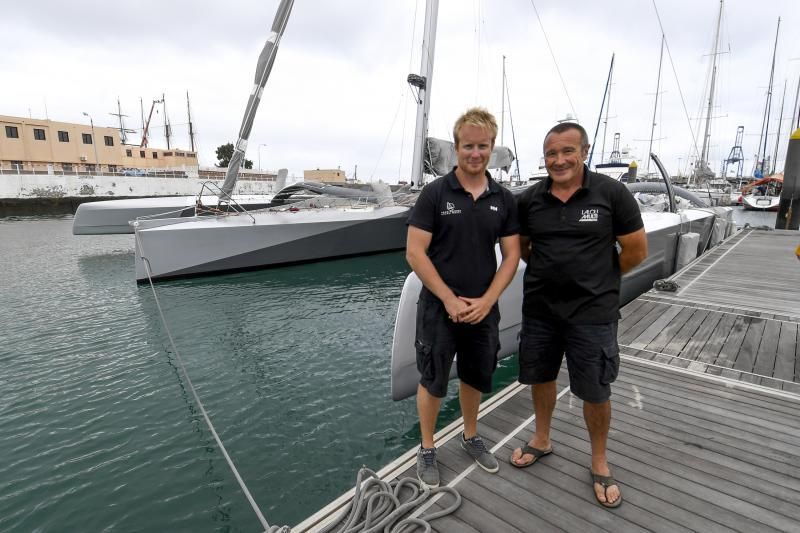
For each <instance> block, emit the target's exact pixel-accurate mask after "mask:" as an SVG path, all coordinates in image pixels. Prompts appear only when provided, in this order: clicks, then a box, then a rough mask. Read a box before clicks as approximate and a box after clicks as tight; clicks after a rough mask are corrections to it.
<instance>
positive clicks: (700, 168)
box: [695, 0, 725, 184]
mask: <svg viewBox="0 0 800 533" xmlns="http://www.w3.org/2000/svg"><path fill="white" fill-rule="evenodd" d="M724 3H725V2H724V0H719V15H718V17H717V29H716V31H715V33H714V52H713V53H712V55H711V87H710V90H709V91H708V110H707V112H706V130H705V133H704V134H703V149H702V150H701V151H700V159H699V160H698V161H697V162H696V163H695V180H696V179H697V178H698V177H700V175H701V174H707V173H708V149H709V146H708V140H709V135H710V131H711V111H712V110H713V108H714V89H715V84H716V80H717V53H718V50H719V27H720V25H721V24H722V6H723V4H724ZM704 178H705V176H703V179H704ZM695 184H697V181H695Z"/></svg>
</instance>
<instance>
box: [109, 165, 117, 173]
mask: <svg viewBox="0 0 800 533" xmlns="http://www.w3.org/2000/svg"><path fill="white" fill-rule="evenodd" d="M108 171H109V172H114V173H116V172H117V165H108Z"/></svg>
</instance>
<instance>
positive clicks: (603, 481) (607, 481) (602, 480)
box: [589, 470, 622, 509]
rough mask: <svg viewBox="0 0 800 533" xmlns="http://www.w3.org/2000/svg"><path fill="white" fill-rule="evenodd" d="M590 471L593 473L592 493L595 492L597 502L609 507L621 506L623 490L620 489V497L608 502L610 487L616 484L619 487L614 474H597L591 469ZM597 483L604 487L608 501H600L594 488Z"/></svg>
mask: <svg viewBox="0 0 800 533" xmlns="http://www.w3.org/2000/svg"><path fill="white" fill-rule="evenodd" d="M589 473H590V474H592V494H594V497H595V499H596V500H597V503H599V504H600V505H602V506H603V507H607V508H609V509H614V508H615V507H619V506H620V504H622V490H620V492H619V498H617V499H616V500H615V501H614V503H608V487H612V486H614V485H616V486H617V488H619V483H617V482H616V480H615V479H614V478H613V477H612V476H601V475H600V474H595V473H594V472H592V471H591V470H589ZM595 483H597V484H598V485H600V486H601V487H603V495H604V496H605V497H606V501H600V498H598V497H597V492H595V490H594V484H595Z"/></svg>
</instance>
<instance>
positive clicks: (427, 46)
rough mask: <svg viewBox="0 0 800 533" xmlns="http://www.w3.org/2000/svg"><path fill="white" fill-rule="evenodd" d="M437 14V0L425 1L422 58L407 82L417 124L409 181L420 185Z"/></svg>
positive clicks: (431, 80)
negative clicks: (414, 94)
mask: <svg viewBox="0 0 800 533" xmlns="http://www.w3.org/2000/svg"><path fill="white" fill-rule="evenodd" d="M438 14H439V0H428V1H427V2H426V3H425V29H424V31H423V35H422V59H421V65H420V68H419V76H417V75H416V74H409V75H408V83H409V84H410V85H411V86H412V87H416V88H417V90H418V93H417V124H416V133H415V134H414V159H413V161H412V163H411V181H412V182H413V183H414V184H416V185H422V175H423V169H422V165H423V162H424V156H425V148H426V137H427V135H428V115H429V112H430V107H431V103H430V92H431V83H432V82H433V54H434V49H435V47H436V19H437V16H438Z"/></svg>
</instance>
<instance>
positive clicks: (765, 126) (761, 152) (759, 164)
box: [753, 17, 781, 178]
mask: <svg viewBox="0 0 800 533" xmlns="http://www.w3.org/2000/svg"><path fill="white" fill-rule="evenodd" d="M780 31H781V18H780V17H778V29H777V30H775V45H774V46H773V48H772V68H770V71H769V86H768V88H767V102H766V104H764V120H763V122H762V123H761V137H760V138H759V139H758V153H757V154H756V168H755V169H753V176H755V175H756V172H758V174H759V176H758V177H759V178H760V177H762V176H763V174H764V172H765V171H767V169H766V168H765V167H766V165H767V162H766V158H767V142H768V140H769V115H770V110H771V109H772V83H773V81H774V80H775V54H776V52H777V51H778V35H779V34H780Z"/></svg>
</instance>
